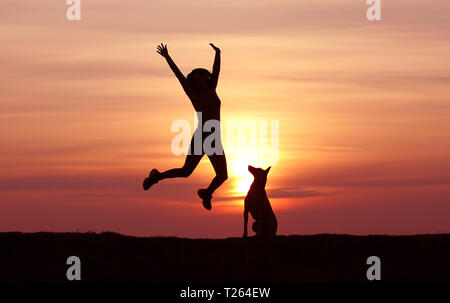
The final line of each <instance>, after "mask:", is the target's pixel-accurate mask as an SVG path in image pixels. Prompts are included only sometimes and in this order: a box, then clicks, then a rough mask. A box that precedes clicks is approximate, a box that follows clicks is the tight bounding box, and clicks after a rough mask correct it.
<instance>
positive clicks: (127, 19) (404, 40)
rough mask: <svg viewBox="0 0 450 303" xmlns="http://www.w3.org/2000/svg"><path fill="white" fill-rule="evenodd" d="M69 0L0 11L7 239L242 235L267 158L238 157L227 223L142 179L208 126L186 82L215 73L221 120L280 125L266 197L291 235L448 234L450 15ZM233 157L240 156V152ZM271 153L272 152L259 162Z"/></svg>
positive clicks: (328, 0)
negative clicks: (164, 52) (374, 16)
mask: <svg viewBox="0 0 450 303" xmlns="http://www.w3.org/2000/svg"><path fill="white" fill-rule="evenodd" d="M81 4H82V12H81V20H80V21H68V20H67V19H66V10H67V8H68V7H69V6H68V5H67V4H66V1H65V0H59V1H55V0H40V1H31V0H2V2H1V4H0V42H1V47H0V62H1V69H0V121H1V123H0V132H1V137H0V155H1V157H0V167H1V175H0V231H2V232H5V231H24V232H34V231H55V232H63V231H80V232H87V231H95V232H102V231H114V232H120V233H123V234H127V235H137V236H157V235H162V236H169V235H170V236H179V237H202V238H206V237H209V238H224V237H232V236H233V237H234V236H241V235H242V230H243V227H242V225H243V219H242V211H243V196H245V194H246V190H247V188H248V185H249V182H251V180H252V179H251V175H250V173H248V172H247V171H246V168H247V165H248V164H253V165H256V166H263V167H264V168H265V167H266V166H268V165H271V164H273V163H272V162H273V159H271V158H264V157H262V158H261V157H260V158H261V159H259V161H258V160H256V159H255V157H254V155H253V154H252V153H251V151H250V150H244V151H242V152H239V153H230V154H227V160H228V164H229V167H228V169H229V179H228V180H227V182H226V183H225V184H224V185H223V186H222V187H221V188H219V189H218V191H217V192H216V193H215V195H214V199H213V210H212V211H210V212H208V211H206V210H204V209H203V207H202V205H201V202H200V200H199V198H198V197H197V195H196V190H197V189H198V188H204V187H206V186H207V185H208V184H209V182H210V180H211V178H212V177H213V176H214V172H213V169H212V167H211V164H210V163H209V162H208V159H207V158H206V157H205V158H204V159H203V160H202V162H201V163H200V165H199V167H198V169H197V170H196V171H195V172H194V174H193V175H192V176H191V177H190V178H188V179H177V180H175V179H172V180H165V181H162V182H160V183H159V184H157V185H155V186H154V187H153V188H151V189H150V190H149V191H148V192H145V191H143V190H142V180H143V178H144V177H145V176H146V175H147V174H148V172H149V170H150V169H152V168H154V167H156V168H158V169H159V170H166V169H169V168H173V167H178V166H181V165H182V164H183V161H184V157H183V156H174V155H173V154H172V152H171V148H170V146H171V142H172V139H173V138H174V136H175V135H176V133H173V132H171V125H172V123H173V122H174V121H175V120H179V119H185V120H187V121H189V122H190V123H191V124H192V127H193V117H194V112H193V108H192V105H191V104H190V102H189V100H188V98H187V97H186V95H185V94H184V92H183V90H182V88H181V86H180V84H179V83H178V81H177V79H176V78H175V77H174V75H173V74H172V72H171V71H170V69H169V67H168V65H167V63H166V61H165V60H164V58H162V57H161V56H160V55H159V54H158V53H157V52H156V47H157V45H158V44H159V43H161V42H162V43H165V44H167V46H168V49H169V54H170V55H171V57H172V58H173V60H174V61H175V62H176V63H177V65H178V67H179V68H180V69H181V71H182V72H183V73H184V74H185V75H187V73H189V72H190V71H191V70H192V69H194V68H197V67H204V68H208V69H210V70H211V69H212V64H213V59H214V51H213V50H212V48H211V47H210V46H209V45H208V44H209V43H210V42H213V43H214V44H215V45H217V46H218V47H220V48H221V50H222V68H221V74H220V78H219V84H218V87H217V93H218V95H219V97H220V99H221V101H222V113H221V115H222V120H224V121H225V120H242V121H250V120H256V121H258V120H267V121H268V122H269V126H270V121H271V120H278V121H279V159H278V162H277V163H274V165H273V166H272V169H271V171H270V173H269V177H268V183H267V187H266V189H267V192H268V196H269V199H270V201H271V203H272V207H273V209H274V211H275V213H276V215H277V217H278V221H279V233H280V234H315V233H349V234H416V233H441V232H447V233H448V232H450V220H449V218H450V55H449V54H450V39H449V37H450V17H449V16H450V2H449V1H448V0H435V1H431V2H430V1H420V0H409V1H408V0H382V20H381V21H373V22H370V21H368V20H367V19H366V10H367V8H368V6H367V5H366V1H365V0H339V1H336V0H322V1H317V0H276V1H275V0H270V1H269V0H247V1H237V0H227V1H211V0H195V1H185V0H156V1H148V0H127V1H124V0H120V1H119V0H81ZM226 150H227V145H226V144H225V151H226ZM259 152H261V153H263V152H264V151H259Z"/></svg>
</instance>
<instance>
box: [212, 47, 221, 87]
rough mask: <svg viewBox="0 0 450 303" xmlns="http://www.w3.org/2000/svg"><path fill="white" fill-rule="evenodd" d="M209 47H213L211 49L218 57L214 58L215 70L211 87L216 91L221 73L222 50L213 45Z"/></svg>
mask: <svg viewBox="0 0 450 303" xmlns="http://www.w3.org/2000/svg"><path fill="white" fill-rule="evenodd" d="M209 45H211V47H212V48H213V49H214V50H215V51H216V55H215V57H214V65H213V70H212V78H211V86H212V88H213V89H216V87H217V82H218V81H219V73H220V49H219V48H218V47H216V46H215V45H214V44H212V43H210V44H209Z"/></svg>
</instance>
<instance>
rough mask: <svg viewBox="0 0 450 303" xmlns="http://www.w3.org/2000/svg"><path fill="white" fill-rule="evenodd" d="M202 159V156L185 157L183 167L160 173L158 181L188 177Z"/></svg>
mask: <svg viewBox="0 0 450 303" xmlns="http://www.w3.org/2000/svg"><path fill="white" fill-rule="evenodd" d="M202 157H203V156H202V155H187V156H186V160H185V162H184V165H183V167H180V168H173V169H169V170H167V171H165V172H162V173H160V174H159V176H158V180H163V179H167V178H178V177H183V178H186V177H189V176H190V175H191V174H192V172H193V171H194V169H195V168H196V167H197V165H198V163H199V162H200V160H201V159H202Z"/></svg>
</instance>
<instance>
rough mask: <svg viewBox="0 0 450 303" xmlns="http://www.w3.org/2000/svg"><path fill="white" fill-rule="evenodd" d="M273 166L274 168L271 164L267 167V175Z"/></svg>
mask: <svg viewBox="0 0 450 303" xmlns="http://www.w3.org/2000/svg"><path fill="white" fill-rule="evenodd" d="M271 168H272V166H269V167H268V168H266V170H265V172H266V175H267V174H268V173H269V171H270V169H271Z"/></svg>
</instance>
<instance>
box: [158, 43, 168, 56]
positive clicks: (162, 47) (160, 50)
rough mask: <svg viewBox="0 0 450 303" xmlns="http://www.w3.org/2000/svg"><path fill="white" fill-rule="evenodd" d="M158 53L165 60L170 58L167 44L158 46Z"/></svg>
mask: <svg viewBox="0 0 450 303" xmlns="http://www.w3.org/2000/svg"><path fill="white" fill-rule="evenodd" d="M156 52H157V53H158V54H160V55H161V56H163V57H164V58H167V57H169V51H168V50H167V44H166V45H164V44H162V43H161V44H160V45H158V48H157V50H156Z"/></svg>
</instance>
